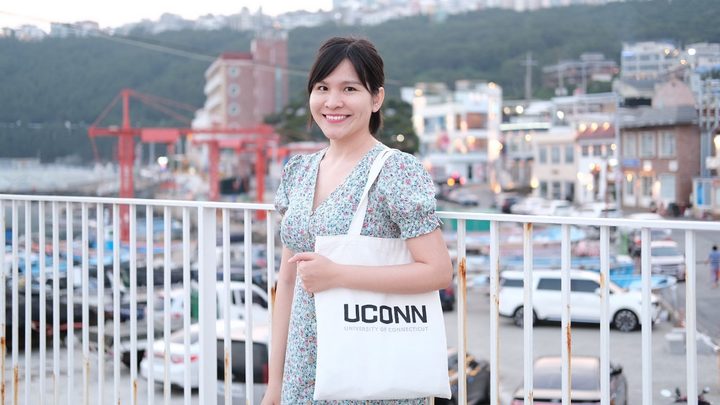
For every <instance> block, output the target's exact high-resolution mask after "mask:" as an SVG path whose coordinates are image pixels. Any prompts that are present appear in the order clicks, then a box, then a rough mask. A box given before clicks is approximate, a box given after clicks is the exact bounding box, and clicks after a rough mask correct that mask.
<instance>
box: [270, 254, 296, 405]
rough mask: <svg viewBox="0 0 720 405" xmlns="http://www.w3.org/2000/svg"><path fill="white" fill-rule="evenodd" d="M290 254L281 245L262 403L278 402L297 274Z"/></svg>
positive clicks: (273, 403) (273, 404)
mask: <svg viewBox="0 0 720 405" xmlns="http://www.w3.org/2000/svg"><path fill="white" fill-rule="evenodd" d="M292 256H293V252H292V251H291V250H290V249H288V248H286V247H283V250H282V259H281V260H282V261H281V262H280V273H279V274H278V279H277V289H276V292H275V304H274V306H273V314H272V333H273V335H272V337H273V338H272V342H271V349H270V365H269V366H270V370H269V376H268V377H269V381H268V388H267V392H266V394H265V397H264V398H263V401H262V403H263V405H275V404H277V405H279V404H280V390H281V388H282V379H283V369H284V367H285V349H286V347H287V338H288V329H289V325H290V310H291V307H292V300H293V291H294V288H295V276H296V274H297V273H296V266H295V263H290V261H289V259H290V258H291V257H292Z"/></svg>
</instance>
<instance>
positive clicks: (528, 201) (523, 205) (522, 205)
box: [510, 197, 547, 215]
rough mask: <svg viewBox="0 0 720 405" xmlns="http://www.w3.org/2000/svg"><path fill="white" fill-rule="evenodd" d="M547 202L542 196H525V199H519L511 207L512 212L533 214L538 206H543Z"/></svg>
mask: <svg viewBox="0 0 720 405" xmlns="http://www.w3.org/2000/svg"><path fill="white" fill-rule="evenodd" d="M545 204H547V200H545V199H544V198H541V197H525V198H524V199H522V200H520V201H517V202H516V203H515V204H513V205H512V206H511V207H510V213H512V214H523V215H529V214H532V213H533V211H534V210H536V209H538V207H542V206H544V205H545Z"/></svg>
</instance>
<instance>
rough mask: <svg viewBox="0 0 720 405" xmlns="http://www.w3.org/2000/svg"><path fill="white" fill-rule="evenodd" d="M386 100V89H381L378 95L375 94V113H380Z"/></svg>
mask: <svg viewBox="0 0 720 405" xmlns="http://www.w3.org/2000/svg"><path fill="white" fill-rule="evenodd" d="M384 100H385V88H384V87H380V88H379V89H378V91H377V94H375V95H374V96H373V98H372V102H373V108H372V110H373V112H378V111H380V107H382V104H383V101H384Z"/></svg>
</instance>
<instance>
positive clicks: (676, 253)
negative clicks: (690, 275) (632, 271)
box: [650, 240, 685, 280]
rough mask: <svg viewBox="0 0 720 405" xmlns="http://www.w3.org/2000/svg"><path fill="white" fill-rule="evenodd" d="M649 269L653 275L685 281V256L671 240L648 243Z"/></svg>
mask: <svg viewBox="0 0 720 405" xmlns="http://www.w3.org/2000/svg"><path fill="white" fill-rule="evenodd" d="M650 268H651V269H652V272H653V273H659V274H665V275H670V276H674V277H675V278H677V279H678V280H685V255H683V253H682V252H680V249H679V247H678V244H677V243H676V242H674V241H671V240H656V241H652V242H650Z"/></svg>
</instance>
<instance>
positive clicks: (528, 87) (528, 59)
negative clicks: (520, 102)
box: [522, 52, 537, 104]
mask: <svg viewBox="0 0 720 405" xmlns="http://www.w3.org/2000/svg"><path fill="white" fill-rule="evenodd" d="M522 64H523V65H524V66H525V103H526V104H530V100H531V99H532V68H533V66H535V65H537V62H535V61H534V60H533V58H532V52H528V53H527V54H525V61H524V62H522Z"/></svg>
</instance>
